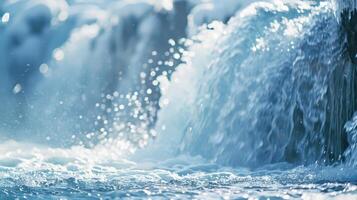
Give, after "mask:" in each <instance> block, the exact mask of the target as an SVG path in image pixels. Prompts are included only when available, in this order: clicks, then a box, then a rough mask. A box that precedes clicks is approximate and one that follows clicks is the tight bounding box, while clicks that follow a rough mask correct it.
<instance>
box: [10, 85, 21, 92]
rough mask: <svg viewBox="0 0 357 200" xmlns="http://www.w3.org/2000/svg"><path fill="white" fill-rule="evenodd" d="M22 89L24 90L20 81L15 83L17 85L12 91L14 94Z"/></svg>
mask: <svg viewBox="0 0 357 200" xmlns="http://www.w3.org/2000/svg"><path fill="white" fill-rule="evenodd" d="M21 90H22V86H21V85H20V84H19V83H18V84H16V85H15V87H14V89H13V90H12V91H13V93H14V94H18V93H19V92H21Z"/></svg>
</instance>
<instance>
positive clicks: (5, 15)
mask: <svg viewBox="0 0 357 200" xmlns="http://www.w3.org/2000/svg"><path fill="white" fill-rule="evenodd" d="M9 20H10V13H8V12H6V13H5V14H4V15H3V16H2V18H1V22H2V23H3V24H7V23H8V22H9Z"/></svg>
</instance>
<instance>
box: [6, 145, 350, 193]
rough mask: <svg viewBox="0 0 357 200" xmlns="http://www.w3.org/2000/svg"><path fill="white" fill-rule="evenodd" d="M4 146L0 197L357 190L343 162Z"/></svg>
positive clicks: (333, 191) (341, 191)
mask: <svg viewBox="0 0 357 200" xmlns="http://www.w3.org/2000/svg"><path fill="white" fill-rule="evenodd" d="M2 147H3V148H2V149H1V151H4V150H5V149H6V151H7V153H5V154H2V155H3V156H1V159H0V198H1V199H115V198H117V199H122V198H130V199H142V198H151V199H169V198H170V199H182V198H189V199H191V198H195V199H268V198H270V199H300V198H302V199H326V198H333V199H354V198H357V182H356V181H355V180H357V172H356V171H355V170H354V169H352V168H344V167H343V166H336V167H318V166H309V167H303V166H298V167H293V166H292V165H290V164H286V163H278V164H274V165H268V166H265V167H264V168H260V169H257V170H254V171H250V170H248V169H245V168H235V169H232V168H226V167H222V166H219V165H216V164H210V163H209V162H207V161H205V160H204V159H201V158H198V157H195V158H192V157H186V156H180V157H177V158H174V159H170V160H166V161H164V162H160V163H157V162H156V163H154V162H149V161H145V162H144V161H143V162H140V164H138V162H131V161H128V160H125V159H120V155H117V157H115V156H112V157H111V159H108V158H102V157H101V152H103V153H104V151H101V150H100V148H98V149H96V150H88V149H84V148H81V147H74V148H72V149H67V150H64V149H51V148H46V147H36V148H34V147H29V146H28V145H24V144H18V143H15V142H9V143H7V144H4V145H2ZM74 151H75V152H77V153H76V154H73V152H74ZM106 153H107V152H106Z"/></svg>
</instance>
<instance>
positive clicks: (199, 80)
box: [152, 1, 357, 167]
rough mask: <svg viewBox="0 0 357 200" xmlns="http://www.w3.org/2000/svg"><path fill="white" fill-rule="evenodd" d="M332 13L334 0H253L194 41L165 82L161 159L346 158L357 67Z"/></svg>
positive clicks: (157, 146)
mask: <svg viewBox="0 0 357 200" xmlns="http://www.w3.org/2000/svg"><path fill="white" fill-rule="evenodd" d="M334 12H335V10H334V8H333V7H332V6H331V4H330V3H328V2H321V3H311V2H301V1H296V2H290V3H281V2H272V3H268V2H259V3H253V4H252V5H250V6H248V7H246V8H245V9H243V10H241V11H240V12H238V13H237V14H236V16H235V17H234V18H233V19H231V20H230V21H229V23H228V25H224V24H221V23H213V24H211V25H210V26H209V27H208V28H207V29H206V30H203V31H202V32H201V33H200V34H198V35H197V36H196V37H194V38H193V41H195V42H194V44H193V45H191V46H190V47H189V50H188V51H187V52H186V53H185V54H184V55H185V57H184V62H185V63H184V64H182V65H180V66H179V67H178V68H177V70H176V72H175V73H174V74H173V76H172V78H171V81H168V80H166V79H165V78H163V79H162V80H161V90H162V93H163V94H164V96H163V97H162V99H161V101H162V104H161V105H162V108H161V110H160V112H159V116H158V119H159V121H158V123H157V125H156V128H157V130H158V132H159V139H158V141H154V142H153V144H152V146H153V147H152V151H153V152H156V153H155V155H157V156H158V157H162V156H163V155H175V154H182V153H183V154H185V153H188V154H190V155H200V156H203V157H205V158H208V159H209V160H213V161H215V162H218V163H221V164H224V165H231V166H249V167H258V166H261V165H264V164H270V163H276V162H292V163H299V164H312V163H320V164H329V163H334V162H341V161H342V160H344V159H345V158H344V156H343V153H344V151H345V150H346V148H347V146H348V142H347V135H346V131H345V130H344V125H345V123H346V122H347V121H348V120H349V119H351V117H352V115H353V112H354V111H355V110H356V105H357V104H356V103H357V101H356V99H357V98H356V93H355V91H356V88H357V85H356V69H355V66H354V64H353V59H351V57H350V56H349V50H348V49H349V48H348V46H349V45H350V43H349V42H348V37H349V34H348V32H347V31H346V29H345V28H346V27H344V26H341V25H340V24H339V23H338V22H337V21H338V20H336V18H335V17H334ZM173 146H176V147H177V149H175V148H173ZM164 150H166V152H164Z"/></svg>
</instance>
